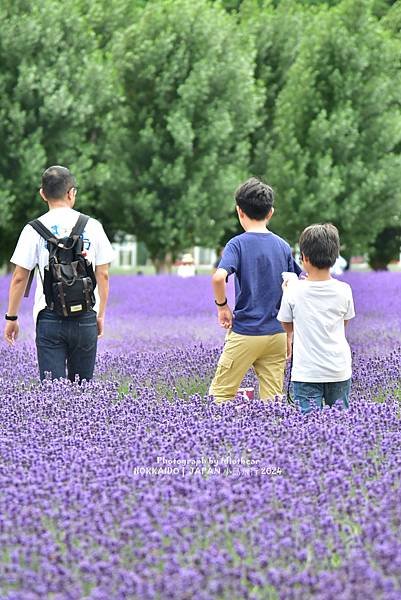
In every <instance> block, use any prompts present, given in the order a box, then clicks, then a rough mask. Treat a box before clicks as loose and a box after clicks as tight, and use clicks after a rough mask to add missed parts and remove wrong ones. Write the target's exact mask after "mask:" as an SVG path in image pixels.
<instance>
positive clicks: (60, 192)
mask: <svg viewBox="0 0 401 600" xmlns="http://www.w3.org/2000/svg"><path fill="white" fill-rule="evenodd" d="M73 187H76V181H75V177H74V176H73V175H72V173H71V171H69V169H67V168H66V167H60V166H59V165H55V166H54V167H49V168H48V169H46V171H45V172H44V173H43V175H42V190H43V194H44V195H45V197H46V199H47V200H61V199H62V198H64V196H65V195H66V194H67V192H69V191H70V189H71V188H73Z"/></svg>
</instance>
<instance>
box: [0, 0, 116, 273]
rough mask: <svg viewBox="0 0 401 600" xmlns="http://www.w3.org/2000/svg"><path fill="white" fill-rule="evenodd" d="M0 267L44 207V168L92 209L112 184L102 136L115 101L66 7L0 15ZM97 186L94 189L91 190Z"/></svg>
mask: <svg viewBox="0 0 401 600" xmlns="http://www.w3.org/2000/svg"><path fill="white" fill-rule="evenodd" d="M0 21H1V22H2V35H1V38H0V209H1V211H2V215H3V218H2V220H1V224H0V236H1V240H2V243H1V248H0V262H2V260H4V259H8V258H9V256H10V253H11V251H12V248H13V247H14V245H15V242H16V239H17V236H18V234H19V231H20V230H21V228H22V227H23V226H24V225H25V223H26V222H27V220H28V219H30V218H33V217H35V216H37V214H38V212H40V211H41V210H42V211H43V212H44V211H45V205H44V204H43V203H42V202H41V200H40V197H39V195H38V193H37V189H38V186H39V183H40V174H41V172H42V171H43V169H44V168H46V167H47V166H49V165H50V164H63V165H67V166H69V167H70V168H71V169H72V171H73V172H74V173H75V174H76V175H77V177H78V180H79V185H80V187H81V189H83V190H84V194H83V197H82V198H81V199H80V200H81V201H80V207H82V208H84V209H85V208H90V209H91V208H92V207H93V206H94V205H95V204H96V201H97V194H96V189H97V188H98V187H99V186H101V185H102V181H103V180H104V179H105V178H106V179H107V178H108V177H110V176H111V175H110V173H109V172H108V166H107V149H106V142H105V138H104V135H103V134H104V131H105V130H106V129H107V126H108V123H110V122H111V121H112V119H113V115H112V112H113V109H114V108H117V105H118V102H119V101H118V99H117V98H116V97H115V93H114V83H113V81H112V77H111V74H110V70H107V69H105V66H104V61H103V56H102V54H101V52H100V51H99V49H98V44H97V39H96V37H95V35H94V33H93V31H91V30H90V28H89V27H88V24H87V21H86V19H85V17H84V16H83V15H82V14H80V13H79V11H78V9H76V8H74V4H73V3H71V6H69V9H68V10H65V7H64V5H63V4H61V3H58V2H54V1H52V0H43V1H42V2H40V3H36V2H35V3H31V2H23V1H22V0H19V1H17V2H5V3H2V4H1V7H0ZM94 181H96V186H95V185H94V184H93V182H94Z"/></svg>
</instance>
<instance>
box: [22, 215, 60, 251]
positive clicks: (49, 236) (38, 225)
mask: <svg viewBox="0 0 401 600" xmlns="http://www.w3.org/2000/svg"><path fill="white" fill-rule="evenodd" d="M28 225H30V226H31V227H33V229H34V230H35V231H37V233H38V234H39V235H41V236H42V238H44V239H45V240H46V241H47V242H52V243H53V244H56V245H57V244H58V239H57V238H56V236H55V235H54V233H52V232H51V231H49V230H48V229H47V227H45V226H44V225H43V223H42V222H41V221H39V219H34V220H33V221H29V223H28Z"/></svg>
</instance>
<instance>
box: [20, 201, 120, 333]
mask: <svg viewBox="0 0 401 600" xmlns="http://www.w3.org/2000/svg"><path fill="white" fill-rule="evenodd" d="M78 216H79V212H78V211H76V210H74V209H73V208H68V207H62V208H52V209H51V210H49V211H48V212H47V213H45V214H44V215H42V216H41V217H39V220H40V221H41V222H42V223H43V225H44V226H45V227H47V229H49V230H50V231H51V232H52V233H54V235H55V236H56V237H59V238H62V237H66V236H68V235H69V234H70V233H71V230H72V228H73V227H74V225H75V223H76V222H77V219H78ZM83 239H84V249H85V250H86V253H87V254H86V258H87V259H88V260H89V261H90V262H91V263H92V265H93V268H94V269H95V268H96V266H97V265H105V264H108V263H110V262H112V260H113V259H114V250H113V248H112V246H111V244H110V242H109V240H108V238H107V236H106V234H105V232H104V229H103V226H102V225H101V224H100V223H99V221H97V220H96V219H89V221H88V223H87V224H86V227H85V230H84V233H83ZM11 262H12V263H14V264H15V265H18V266H19V267H23V268H24V269H28V270H29V271H31V270H32V269H34V268H35V266H36V265H39V269H40V273H41V276H42V277H43V273H44V268H45V266H46V265H47V264H48V262H49V251H48V250H47V248H46V241H45V240H44V238H42V237H41V236H40V235H39V233H37V232H36V231H35V230H34V229H33V227H31V226H30V225H25V227H24V229H23V230H22V232H21V235H20V237H19V240H18V243H17V246H16V248H15V250H14V254H13V255H12V257H11ZM95 297H96V304H95V306H94V310H95V311H97V310H98V307H99V294H98V290H97V287H96V289H95ZM45 307H46V300H45V295H44V292H43V285H42V280H41V279H40V275H39V273H38V274H37V279H36V292H35V302H34V307H33V318H34V320H35V322H36V318H37V316H38V314H39V312H40V311H41V310H42V309H44V308H45Z"/></svg>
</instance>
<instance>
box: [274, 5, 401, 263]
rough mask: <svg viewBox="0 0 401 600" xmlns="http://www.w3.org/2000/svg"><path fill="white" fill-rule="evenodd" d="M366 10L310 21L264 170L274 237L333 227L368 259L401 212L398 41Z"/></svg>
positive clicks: (343, 8)
mask: <svg viewBox="0 0 401 600" xmlns="http://www.w3.org/2000/svg"><path fill="white" fill-rule="evenodd" d="M370 5H371V3H370V2H369V1H367V0H366V1H365V0H359V1H358V2H354V1H352V0H344V1H343V2H342V3H341V4H340V5H339V6H337V7H334V8H331V9H328V8H323V9H322V8H321V9H320V10H319V12H318V13H316V14H315V17H314V18H311V19H310V20H309V26H308V28H307V29H306V30H305V32H304V35H303V37H302V42H301V44H300V47H299V51H298V54H297V56H296V58H295V60H294V61H293V63H292V65H291V66H290V68H289V71H288V74H287V76H286V81H285V85H284V86H283V88H282V90H281V92H280V93H279V95H278V97H277V100H276V106H275V115H274V129H273V135H272V137H271V141H270V145H269V156H268V158H267V162H266V172H268V173H269V175H270V180H271V182H272V183H273V185H275V186H276V188H277V190H278V192H279V206H280V211H278V214H277V216H276V218H275V224H276V227H278V229H279V230H280V231H281V232H282V233H284V234H285V235H286V236H288V237H289V238H290V239H291V240H292V241H293V242H295V241H296V240H297V238H298V235H299V233H300V231H301V230H302V229H303V228H304V227H305V226H306V225H308V224H310V223H311V222H316V221H332V222H333V223H335V224H336V225H337V226H338V227H339V229H340V232H341V235H342V241H343V243H344V245H345V253H346V254H347V255H349V254H350V253H351V252H360V251H365V250H367V248H368V245H369V243H370V241H371V240H373V239H374V238H375V236H376V235H377V233H379V232H380V231H381V229H383V227H384V226H385V225H386V224H388V223H389V222H391V221H393V222H394V220H396V219H398V214H399V212H400V208H401V196H400V190H401V168H400V167H401V158H400V143H401V118H400V116H401V115H400V98H401V79H400V73H401V71H400V56H401V52H400V49H401V48H400V41H399V39H397V38H396V37H395V36H393V35H391V34H390V32H388V31H387V30H386V29H385V28H384V27H383V26H381V25H380V22H379V20H378V19H377V18H376V17H375V16H373V15H372V13H371V10H370Z"/></svg>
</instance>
